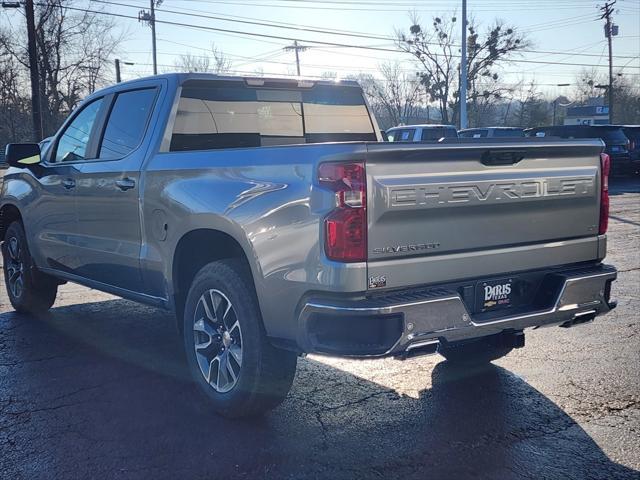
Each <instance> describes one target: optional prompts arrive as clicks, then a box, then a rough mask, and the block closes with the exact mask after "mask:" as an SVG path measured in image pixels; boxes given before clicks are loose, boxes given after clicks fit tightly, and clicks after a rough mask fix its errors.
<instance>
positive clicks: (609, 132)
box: [526, 125, 633, 175]
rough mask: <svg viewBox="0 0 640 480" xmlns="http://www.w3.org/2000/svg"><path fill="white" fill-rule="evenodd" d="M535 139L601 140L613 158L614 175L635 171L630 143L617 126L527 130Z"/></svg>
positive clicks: (563, 126) (612, 171) (581, 126)
mask: <svg viewBox="0 0 640 480" xmlns="http://www.w3.org/2000/svg"><path fill="white" fill-rule="evenodd" d="M526 133H527V135H530V136H535V137H549V136H552V137H560V138H599V139H601V140H602V141H603V142H604V145H605V150H604V151H605V152H606V153H607V154H608V155H609V157H610V158H611V173H612V174H613V175H624V174H628V173H630V172H631V171H632V170H633V166H632V165H631V156H630V153H629V146H630V142H629V139H628V138H627V137H626V135H625V134H624V132H623V130H622V128H621V127H619V126H616V125H557V126H553V127H537V128H530V129H528V130H526Z"/></svg>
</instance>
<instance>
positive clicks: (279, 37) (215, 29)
mask: <svg viewBox="0 0 640 480" xmlns="http://www.w3.org/2000/svg"><path fill="white" fill-rule="evenodd" d="M37 5H47V4H46V3H40V2H39V3H37ZM64 8H65V9H68V10H72V11H80V12H85V13H94V14H96V15H107V16H113V17H119V18H128V19H134V20H137V17H133V16H131V15H125V14H122V13H114V12H105V11H101V10H92V9H85V8H78V7H70V6H65V7H64ZM155 21H156V23H162V24H165V25H172V26H177V27H187V28H194V29H198V30H204V31H213V32H223V33H234V34H239V35H246V36H249V37H256V38H269V39H277V40H287V41H290V42H293V41H296V40H298V41H303V42H305V43H307V44H313V45H322V46H332V47H340V48H351V49H363V50H372V51H380V52H391V53H396V54H397V53H403V52H401V51H399V50H397V49H392V48H385V47H377V46H372V45H353V44H346V43H337V42H328V41H322V40H311V39H299V38H294V37H286V36H282V35H273V34H266V33H257V32H246V31H242V30H232V29H226V28H218V27H210V26H206V25H194V24H189V23H184V22H175V21H170V20H158V19H156V20H155ZM452 57H455V58H460V56H459V55H452ZM508 61H509V62H512V63H532V64H541V65H568V66H578V67H598V65H596V64H589V63H568V62H553V61H537V60H526V59H510V60H508ZM631 68H638V69H640V67H635V66H634V67H631Z"/></svg>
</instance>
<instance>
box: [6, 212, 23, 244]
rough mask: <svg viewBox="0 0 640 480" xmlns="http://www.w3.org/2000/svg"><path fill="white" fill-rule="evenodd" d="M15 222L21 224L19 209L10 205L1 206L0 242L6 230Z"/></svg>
mask: <svg viewBox="0 0 640 480" xmlns="http://www.w3.org/2000/svg"><path fill="white" fill-rule="evenodd" d="M15 221H19V222H23V220H22V213H21V212H20V209H19V208H18V207H17V206H16V205H14V204H12V203H5V204H4V205H2V207H0V241H2V240H4V234H5V232H6V231H7V228H8V227H9V225H11V223H13V222H15ZM23 225H24V222H23Z"/></svg>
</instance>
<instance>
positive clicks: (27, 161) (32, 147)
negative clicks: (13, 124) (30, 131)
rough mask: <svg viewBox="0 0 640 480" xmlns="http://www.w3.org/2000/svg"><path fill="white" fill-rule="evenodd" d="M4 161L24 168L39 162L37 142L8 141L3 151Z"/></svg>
mask: <svg viewBox="0 0 640 480" xmlns="http://www.w3.org/2000/svg"><path fill="white" fill-rule="evenodd" d="M4 158H5V161H6V162H7V163H8V164H9V165H10V166H12V167H18V168H25V167H29V166H31V165H36V164H38V163H40V146H39V145H38V144H37V143H9V144H7V147H6V149H5V151H4Z"/></svg>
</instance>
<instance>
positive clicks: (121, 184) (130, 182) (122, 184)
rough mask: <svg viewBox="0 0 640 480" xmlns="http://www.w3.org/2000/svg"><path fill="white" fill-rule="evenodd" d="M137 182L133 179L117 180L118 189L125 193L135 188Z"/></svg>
mask: <svg viewBox="0 0 640 480" xmlns="http://www.w3.org/2000/svg"><path fill="white" fill-rule="evenodd" d="M135 186H136V181H135V180H134V179H133V178H128V177H126V178H123V179H121V180H116V187H118V188H119V189H120V190H122V191H123V192H124V191H126V190H129V189H131V188H135Z"/></svg>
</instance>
